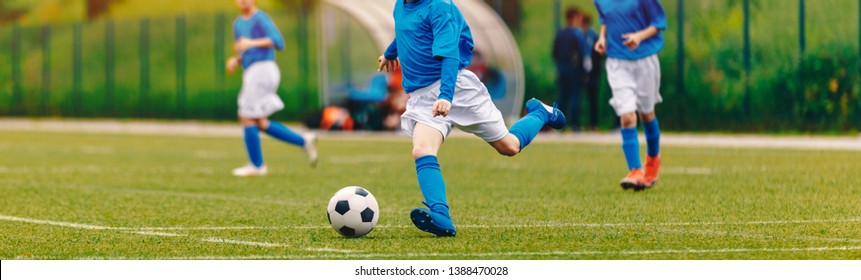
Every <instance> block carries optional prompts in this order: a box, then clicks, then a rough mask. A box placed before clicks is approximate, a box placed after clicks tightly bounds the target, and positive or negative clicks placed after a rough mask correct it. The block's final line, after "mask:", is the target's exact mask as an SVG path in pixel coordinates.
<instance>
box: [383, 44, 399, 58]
mask: <svg viewBox="0 0 861 280" xmlns="http://www.w3.org/2000/svg"><path fill="white" fill-rule="evenodd" d="M383 56H384V57H386V59H388V60H393V59H395V58H398V41H397V40H392V43H391V44H389V47H388V48H386V52H385V53H384V54H383Z"/></svg>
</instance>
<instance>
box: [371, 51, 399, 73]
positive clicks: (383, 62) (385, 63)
mask: <svg viewBox="0 0 861 280" xmlns="http://www.w3.org/2000/svg"><path fill="white" fill-rule="evenodd" d="M377 63H379V67H377V72H382V71H386V72H392V71H395V68H396V67H398V65H399V64H400V63H401V62H400V61H398V59H397V58H395V59H393V60H388V59H386V57H385V56H382V55H381V56H380V58H378V59H377Z"/></svg>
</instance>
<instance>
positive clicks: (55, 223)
mask: <svg viewBox="0 0 861 280" xmlns="http://www.w3.org/2000/svg"><path fill="white" fill-rule="evenodd" d="M0 220H5V221H12V222H23V223H30V224H40V225H52V226H61V227H68V228H77V229H88V230H120V231H122V232H128V233H133V234H139V235H151V236H168V237H190V236H189V235H188V234H177V233H170V232H158V231H148V230H135V229H131V228H125V229H124V228H117V227H107V226H97V225H88V224H80V223H67V222H58V221H50V220H38V219H29V218H21V217H13V216H5V215H0ZM198 241H202V242H210V243H225V244H236V245H248V246H258V247H292V245H289V244H281V243H268V242H255V241H244V240H234V239H223V238H216V237H207V238H201V239H198ZM301 250H303V251H313V252H340V253H352V252H356V251H355V250H342V249H332V248H319V247H307V248H302V249H301Z"/></svg>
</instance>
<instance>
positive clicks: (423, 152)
mask: <svg viewBox="0 0 861 280" xmlns="http://www.w3.org/2000/svg"><path fill="white" fill-rule="evenodd" d="M435 154H436V151H434V148H433V147H432V146H431V145H429V144H415V145H413V158H414V159H417V158H420V157H423V156H427V155H435Z"/></svg>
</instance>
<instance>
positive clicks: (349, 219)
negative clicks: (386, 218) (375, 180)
mask: <svg viewBox="0 0 861 280" xmlns="http://www.w3.org/2000/svg"><path fill="white" fill-rule="evenodd" d="M326 217H327V218H328V219H329V224H331V225H332V228H333V229H335V231H337V232H338V233H340V234H341V235H343V236H346V237H362V236H365V234H368V233H369V232H371V230H372V229H374V226H376V225H377V220H379V218H380V206H379V205H378V204H377V199H376V198H374V195H373V194H371V192H369V191H368V190H366V189H364V188H362V187H356V186H350V187H346V188H343V189H341V190H340V191H338V192H336V193H335V195H334V196H332V199H330V200H329V208H328V209H327V213H326Z"/></svg>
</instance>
